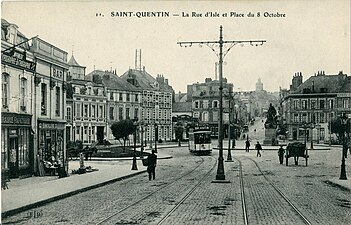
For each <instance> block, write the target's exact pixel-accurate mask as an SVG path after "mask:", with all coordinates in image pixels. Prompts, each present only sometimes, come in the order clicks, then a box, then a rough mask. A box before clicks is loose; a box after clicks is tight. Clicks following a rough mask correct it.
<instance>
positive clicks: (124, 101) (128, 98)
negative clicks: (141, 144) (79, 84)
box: [86, 70, 141, 140]
mask: <svg viewBox="0 0 351 225" xmlns="http://www.w3.org/2000/svg"><path fill="white" fill-rule="evenodd" d="M86 79H87V80H91V81H93V82H94V83H100V84H102V85H103V86H104V88H105V93H106V108H105V110H106V112H105V119H106V128H105V137H106V138H107V139H110V140H113V139H115V138H114V136H113V135H112V131H111V129H110V127H111V125H112V124H113V123H114V122H117V121H120V120H125V119H131V120H137V121H139V122H140V119H141V106H140V104H141V91H140V90H139V89H138V88H136V87H134V86H133V85H132V84H130V83H128V82H127V81H125V80H124V79H122V78H120V77H119V76H118V75H117V74H116V72H115V71H102V70H94V71H92V72H91V73H89V74H88V75H87V76H86Z"/></svg>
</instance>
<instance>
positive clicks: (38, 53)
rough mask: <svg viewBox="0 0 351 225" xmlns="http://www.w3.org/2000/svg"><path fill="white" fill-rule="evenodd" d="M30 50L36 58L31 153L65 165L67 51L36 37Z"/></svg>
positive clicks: (40, 158)
mask: <svg viewBox="0 0 351 225" xmlns="http://www.w3.org/2000/svg"><path fill="white" fill-rule="evenodd" d="M31 51H32V52H33V54H34V59H35V61H36V73H35V80H34V85H35V90H34V95H35V102H34V109H35V116H34V117H35V118H37V121H36V123H35V124H37V127H36V129H34V130H35V133H36V135H35V138H34V141H35V142H34V143H35V144H34V154H35V155H38V158H39V160H43V161H60V162H63V163H64V164H65V165H66V166H67V163H66V151H65V146H66V134H65V133H66V129H65V127H66V120H65V115H66V93H65V92H66V76H67V72H68V64H67V52H65V51H63V50H62V49H60V48H58V47H56V46H54V45H52V44H50V43H48V42H46V41H44V40H42V39H40V38H38V37H35V38H33V40H32V45H31Z"/></svg>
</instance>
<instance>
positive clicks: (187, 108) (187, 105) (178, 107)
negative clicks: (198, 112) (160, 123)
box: [172, 102, 192, 112]
mask: <svg viewBox="0 0 351 225" xmlns="http://www.w3.org/2000/svg"><path fill="white" fill-rule="evenodd" d="M191 104H192V103H191V102H173V104H172V112H191V110H192V109H191Z"/></svg>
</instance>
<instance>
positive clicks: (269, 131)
mask: <svg viewBox="0 0 351 225" xmlns="http://www.w3.org/2000/svg"><path fill="white" fill-rule="evenodd" d="M264 134H265V135H264V140H263V144H264V145H272V139H274V140H275V142H274V145H277V144H278V140H277V137H276V133H275V128H265V130H264Z"/></svg>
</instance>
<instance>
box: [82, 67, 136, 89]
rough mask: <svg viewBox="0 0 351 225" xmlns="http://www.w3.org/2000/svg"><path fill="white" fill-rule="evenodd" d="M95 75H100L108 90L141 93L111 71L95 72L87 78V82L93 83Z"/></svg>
mask: <svg viewBox="0 0 351 225" xmlns="http://www.w3.org/2000/svg"><path fill="white" fill-rule="evenodd" d="M93 75H99V77H100V79H101V81H102V83H103V84H104V85H105V86H106V87H107V88H108V89H114V90H121V91H139V89H138V88H136V87H134V86H133V85H132V84H130V83H128V82H127V81H125V80H124V79H122V78H120V77H119V76H117V74H114V73H112V72H110V71H102V70H94V71H92V72H91V73H89V74H88V75H86V76H85V79H86V80H90V81H93ZM94 82H95V81H94Z"/></svg>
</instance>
